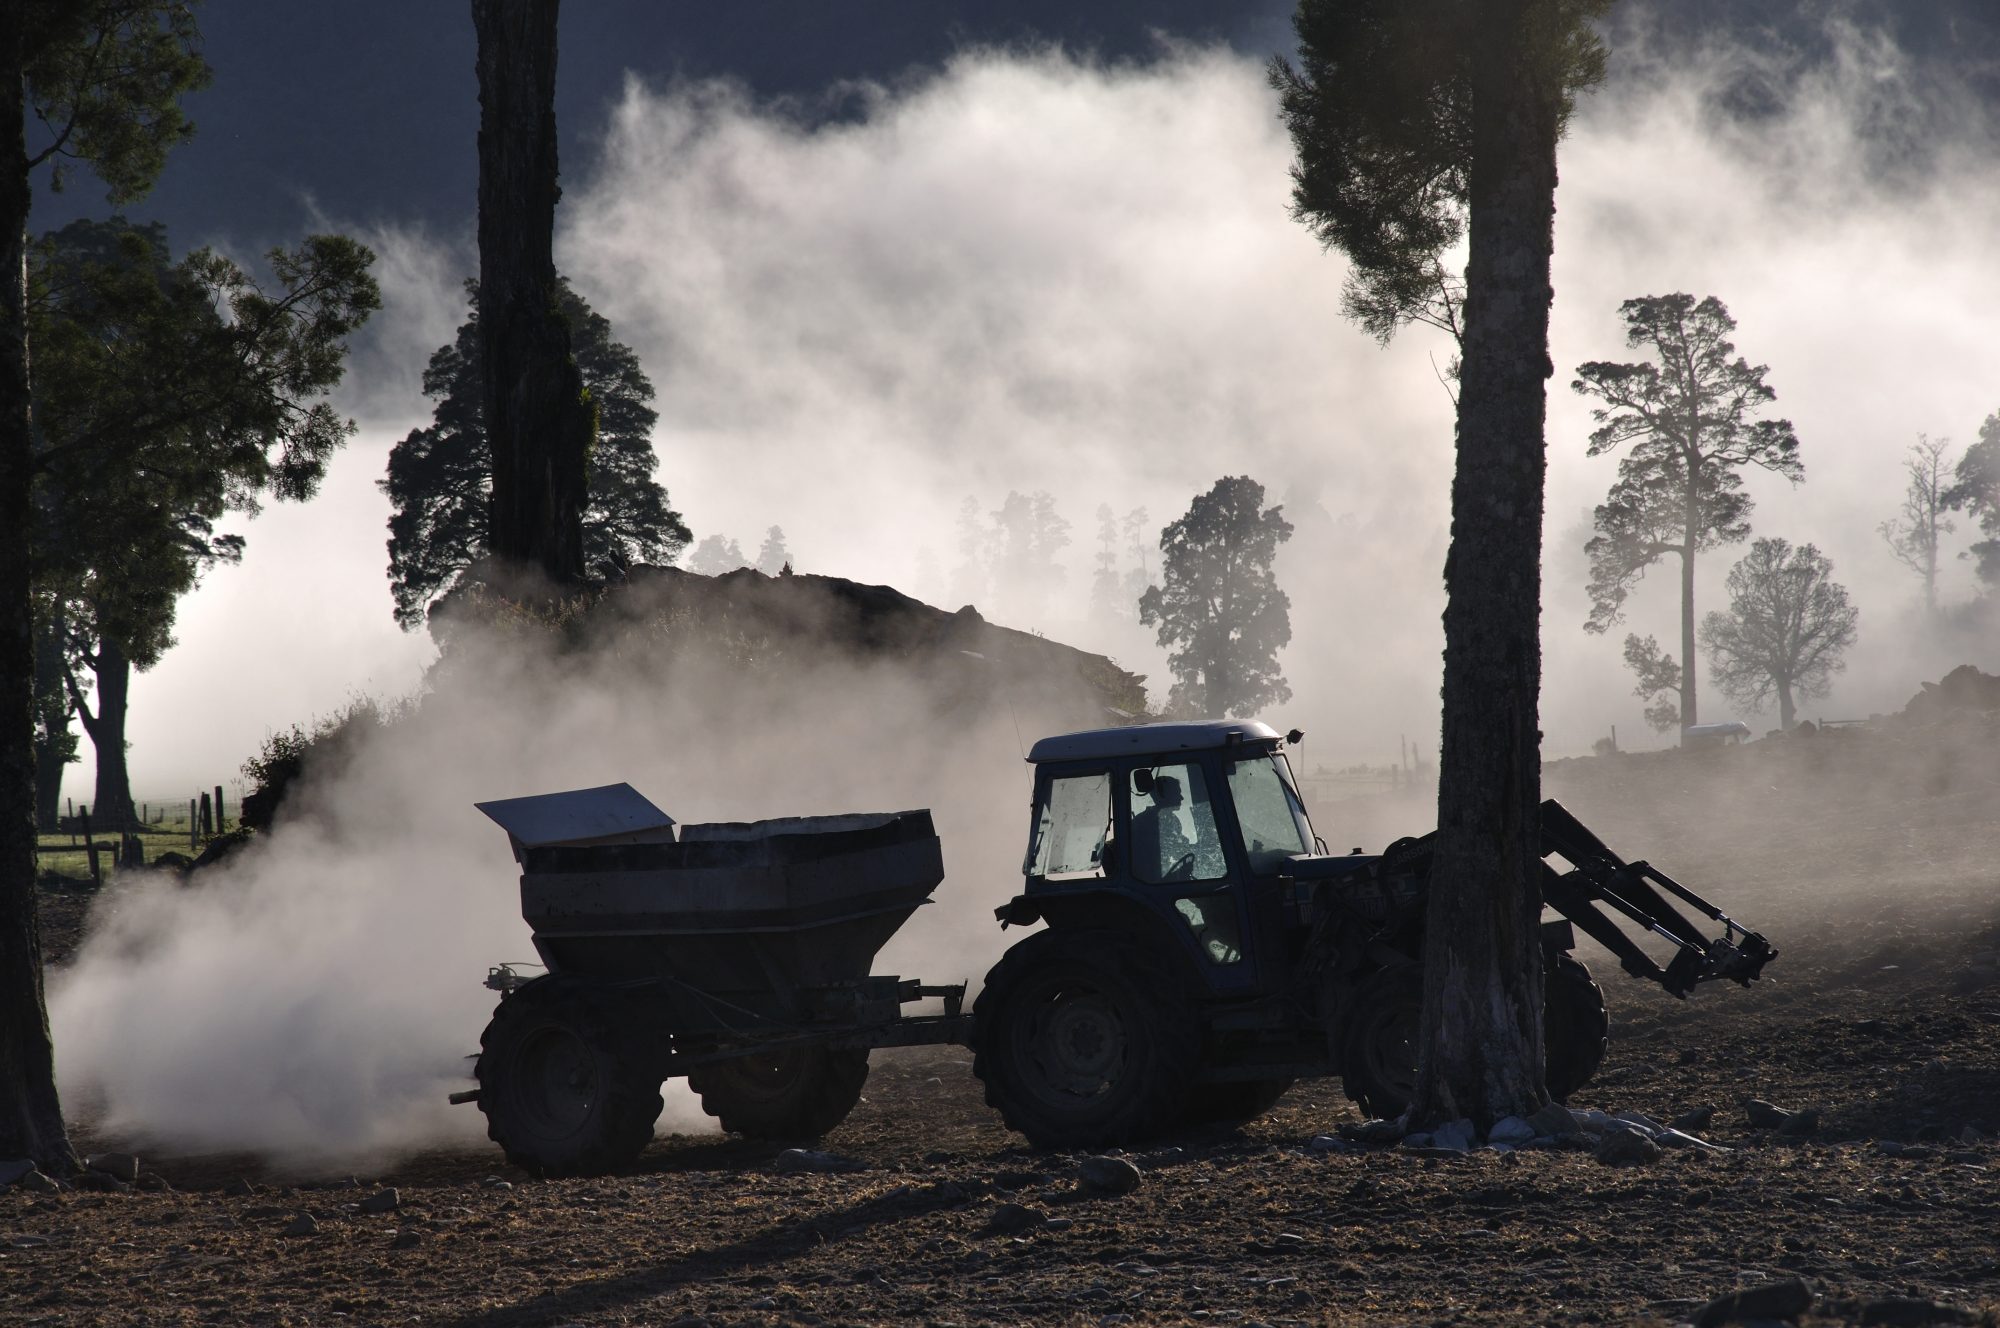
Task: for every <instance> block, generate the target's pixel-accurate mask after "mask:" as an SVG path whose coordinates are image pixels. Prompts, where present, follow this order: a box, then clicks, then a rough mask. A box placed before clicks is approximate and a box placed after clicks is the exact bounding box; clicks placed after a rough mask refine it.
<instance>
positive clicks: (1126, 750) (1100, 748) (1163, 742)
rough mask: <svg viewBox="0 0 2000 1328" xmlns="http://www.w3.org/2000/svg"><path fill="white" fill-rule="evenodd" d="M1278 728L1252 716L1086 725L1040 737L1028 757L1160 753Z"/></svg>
mask: <svg viewBox="0 0 2000 1328" xmlns="http://www.w3.org/2000/svg"><path fill="white" fill-rule="evenodd" d="M1276 741H1278V731H1277V730H1276V729H1274V728H1272V727H1271V726H1270V725H1269V724H1264V723H1260V722H1258V721H1257V720H1254V719H1226V720H1225V719H1206V720H1200V721H1197V722H1195V723H1190V724H1128V725H1126V726H1125V727H1124V728H1116V729H1085V730H1084V731H1083V732H1081V733H1059V734H1057V735H1055V736H1054V737H1052V738H1043V739H1042V740H1041V741H1040V742H1038V743H1036V744H1035V745H1034V747H1033V749H1032V750H1030V751H1029V753H1028V759H1029V760H1030V761H1033V762H1035V763H1036V764H1038V765H1039V764H1040V763H1041V762H1043V761H1087V760H1090V759H1091V758H1093V757H1121V756H1163V755H1167V754H1169V753H1172V752H1202V751H1208V750H1210V749H1212V748H1216V747H1228V746H1233V745H1234V744H1236V743H1244V742H1276Z"/></svg>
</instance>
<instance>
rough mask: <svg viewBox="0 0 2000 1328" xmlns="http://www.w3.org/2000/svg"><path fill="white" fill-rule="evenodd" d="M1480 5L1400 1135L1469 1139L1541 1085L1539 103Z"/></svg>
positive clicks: (1542, 101)
mask: <svg viewBox="0 0 2000 1328" xmlns="http://www.w3.org/2000/svg"><path fill="white" fill-rule="evenodd" d="M1529 3H1531V0H1507V2H1499V0H1496V2H1494V3H1489V4H1487V5H1486V6H1485V7H1484V10H1483V12H1482V16H1481V19H1480V24H1481V29H1482V32H1481V41H1480V49H1481V51H1482V57H1481V59H1480V60H1479V61H1478V62H1476V64H1475V66H1474V72H1473V78H1474V85H1473V122H1474V128H1473V144H1472V169H1471V177H1470V211H1471V235H1470V241H1471V251H1470V258H1469V261H1468V263H1467V267H1466V307H1465V356H1464V364H1463V368H1462V370H1461V377H1460V380H1459V381H1460V390H1459V402H1458V469H1457V473H1456V475H1455V476H1454V478H1453V481H1452V520H1451V552H1450V554H1449V556H1448V557H1447V559H1446V562H1445V587H1446V595H1447V598H1446V604H1445V614H1444V629H1445V647H1444V734H1443V742H1442V745H1441V748H1440V752H1439V760H1438V766H1439V769H1438V837H1437V850H1436V856H1435V859H1434V866H1433V869H1432V872H1431V880H1430V905H1429V910H1430V912H1429V924H1428V929H1427V933H1426V936H1425V940H1424V1015H1423V1031H1422V1034H1421V1047H1420V1052H1419V1056H1418V1070H1417V1082H1416V1091H1415V1094H1414V1096H1413V1098H1412V1101H1411V1106H1410V1113H1409V1120H1410V1122H1411V1124H1412V1125H1413V1126H1418V1125H1434V1124H1439V1123H1442V1122H1445V1121H1450V1120H1456V1119H1459V1118H1469V1119H1471V1120H1472V1121H1473V1122H1474V1123H1475V1125H1477V1126H1478V1127H1479V1128H1480V1129H1481V1130H1484V1129H1486V1128H1488V1127H1489V1126H1491V1125H1492V1123H1493V1122H1494V1121H1495V1120H1497V1119H1499V1118H1501V1117H1504V1116H1508V1115H1513V1114H1523V1115H1525V1114H1529V1113H1532V1112H1533V1111H1535V1110H1537V1109H1538V1108H1539V1107H1540V1106H1542V1105H1543V1104H1544V1103H1546V1101H1547V1095H1546V1092H1545V1091H1544V1089H1543V1086H1542V964H1541V944H1540V923H1541V911H1542V900H1541V876H1540V873H1541V869H1542V867H1541V853H1540V847H1541V844H1540V840H1541V816H1540V804H1541V752H1540V741H1541V733H1540V731H1539V728H1538V719H1537V702H1538V697H1539V693H1540V689H1541V632H1540V615H1541V541H1542V482H1543V476H1544V473H1545V471H1546V469H1547V458H1546V454H1545V450H1544V438H1543V425H1544V419H1545V411H1546V400H1545V388H1544V383H1545V380H1546V379H1547V378H1548V376H1549V374H1550V372H1551V368H1552V366H1551V364H1550V361H1549V355H1548V328H1549V304H1550V301H1551V300H1552V298H1553V292H1552V290H1551V287H1550V284H1549V260H1550V254H1551V252H1552V250H1553V246H1554V220H1555V186H1556V160H1555V148H1556V127H1557V119H1556V112H1557V105H1558V100H1557V90H1556V88H1554V87H1553V86H1540V85H1539V84H1538V83H1537V81H1536V74H1535V70H1536V63H1535V61H1534V60H1533V59H1532V57H1531V53H1530V50H1529V37H1528V34H1527V32H1526V31H1525V23H1524V17H1523V16H1524V10H1525V9H1526V8H1527V7H1528V5H1529Z"/></svg>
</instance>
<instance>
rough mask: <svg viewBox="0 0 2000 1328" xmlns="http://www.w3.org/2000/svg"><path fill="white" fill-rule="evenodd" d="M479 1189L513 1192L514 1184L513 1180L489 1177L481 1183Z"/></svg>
mask: <svg viewBox="0 0 2000 1328" xmlns="http://www.w3.org/2000/svg"><path fill="white" fill-rule="evenodd" d="M479 1188H480V1189H482V1190H511V1189H513V1188H514V1182H513V1181H511V1180H502V1179H500V1178H499V1177H498V1176H488V1177H487V1178H486V1179H485V1180H482V1181H480V1182H479Z"/></svg>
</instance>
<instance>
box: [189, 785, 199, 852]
mask: <svg viewBox="0 0 2000 1328" xmlns="http://www.w3.org/2000/svg"><path fill="white" fill-rule="evenodd" d="M200 829H201V822H200V821H198V820H196V819H195V814H194V799H193V798H189V799H188V852H190V853H193V852H195V851H196V849H197V848H198V846H199V843H200V841H199V840H197V839H196V838H195V834H196V832H197V831H199V830H200Z"/></svg>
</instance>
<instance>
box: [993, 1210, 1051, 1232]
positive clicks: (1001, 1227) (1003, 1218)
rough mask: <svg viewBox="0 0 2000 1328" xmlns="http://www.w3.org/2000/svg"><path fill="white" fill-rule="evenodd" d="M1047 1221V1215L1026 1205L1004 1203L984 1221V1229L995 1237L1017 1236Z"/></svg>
mask: <svg viewBox="0 0 2000 1328" xmlns="http://www.w3.org/2000/svg"><path fill="white" fill-rule="evenodd" d="M1046 1221H1048V1214H1047V1213H1044V1212H1043V1211H1042V1210H1041V1209H1039V1208H1030V1207H1028V1206H1027V1205H1026V1204H1017V1203H1004V1204H1001V1205H1000V1206H999V1207H998V1208H995V1209H994V1210H993V1214H992V1216H990V1217H988V1218H987V1219H986V1229H987V1230H988V1231H990V1232H992V1233H993V1234H994V1235H996V1236H1018V1235H1020V1234H1021V1233H1022V1232H1023V1231H1033V1230H1034V1229H1035V1228H1036V1227H1038V1226H1040V1225H1042V1223H1044V1222H1046Z"/></svg>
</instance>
